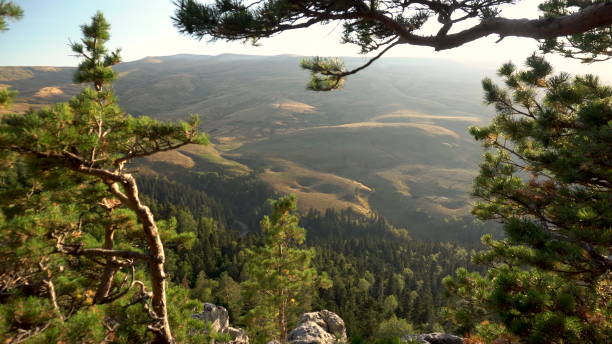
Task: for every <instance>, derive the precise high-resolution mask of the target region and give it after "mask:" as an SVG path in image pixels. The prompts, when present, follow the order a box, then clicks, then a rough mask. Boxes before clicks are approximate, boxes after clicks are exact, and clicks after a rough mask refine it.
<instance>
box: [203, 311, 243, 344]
mask: <svg viewBox="0 0 612 344" xmlns="http://www.w3.org/2000/svg"><path fill="white" fill-rule="evenodd" d="M192 317H193V318H195V319H198V320H202V321H206V322H208V323H210V324H211V325H212V329H213V331H216V332H218V333H226V334H229V335H230V336H231V337H232V338H233V340H231V341H229V342H224V343H227V344H249V337H248V336H247V335H246V332H245V331H244V330H243V329H240V328H234V327H230V326H229V315H228V313H227V309H225V308H224V307H221V306H216V305H213V304H212V303H205V304H204V308H203V309H202V312H200V313H196V314H194V315H192ZM219 344H221V343H219Z"/></svg>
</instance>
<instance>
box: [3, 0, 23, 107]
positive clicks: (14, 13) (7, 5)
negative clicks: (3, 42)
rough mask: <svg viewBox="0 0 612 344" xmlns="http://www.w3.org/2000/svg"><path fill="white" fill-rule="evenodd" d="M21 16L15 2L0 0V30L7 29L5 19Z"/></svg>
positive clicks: (21, 11) (21, 12)
mask: <svg viewBox="0 0 612 344" xmlns="http://www.w3.org/2000/svg"><path fill="white" fill-rule="evenodd" d="M22 17H23V10H22V9H21V7H19V6H18V5H17V4H16V3H15V2H13V1H7V0H0V31H6V30H8V22H7V20H19V19H21V18H22ZM0 104H1V103H0Z"/></svg>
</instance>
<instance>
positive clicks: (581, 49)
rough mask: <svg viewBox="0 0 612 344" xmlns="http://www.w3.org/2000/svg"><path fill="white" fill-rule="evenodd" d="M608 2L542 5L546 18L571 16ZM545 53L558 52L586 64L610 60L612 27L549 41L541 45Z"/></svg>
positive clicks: (552, 0)
mask: <svg viewBox="0 0 612 344" xmlns="http://www.w3.org/2000/svg"><path fill="white" fill-rule="evenodd" d="M605 2H607V1H606V0H548V1H545V2H543V3H542V4H540V10H542V12H544V14H545V15H546V16H558V15H569V14H573V13H575V12H577V11H579V10H582V9H584V8H586V7H588V6H590V5H593V4H597V3H605ZM541 49H542V51H544V52H556V53H559V54H561V55H563V56H565V57H569V58H575V59H579V60H581V61H583V62H585V63H590V62H595V61H603V60H608V59H610V58H611V57H612V26H602V27H600V28H597V29H594V30H590V31H586V32H582V33H577V34H574V35H571V36H568V37H563V38H552V39H547V40H545V41H544V43H543V44H542V45H541Z"/></svg>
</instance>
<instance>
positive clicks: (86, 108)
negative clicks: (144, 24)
mask: <svg viewBox="0 0 612 344" xmlns="http://www.w3.org/2000/svg"><path fill="white" fill-rule="evenodd" d="M109 28H110V25H109V24H108V22H107V21H106V20H105V18H104V16H103V15H102V13H97V14H96V15H94V16H93V17H92V21H91V24H88V25H83V26H82V27H81V29H82V32H83V36H84V37H83V39H82V40H81V41H80V42H77V43H72V44H71V46H72V49H73V51H74V52H75V53H76V54H77V55H78V56H80V57H81V58H82V62H81V63H80V65H79V67H78V68H77V71H76V73H75V81H77V82H84V83H91V84H93V88H89V87H87V88H85V89H84V90H83V91H82V92H81V93H80V94H79V95H77V96H76V97H74V98H73V99H72V100H71V101H70V102H69V103H61V104H56V105H54V106H52V107H50V108H46V109H43V110H39V111H30V112H28V113H26V114H25V115H7V116H4V117H2V119H1V120H0V151H1V152H2V154H4V156H6V157H7V159H6V165H7V166H8V167H10V168H11V169H9V171H8V176H9V177H10V181H11V183H13V186H9V187H7V188H5V189H4V191H5V192H6V193H5V195H4V197H3V203H4V207H3V208H2V215H3V216H2V217H3V219H2V220H3V223H2V224H3V226H2V230H3V231H5V232H4V233H8V234H7V235H6V236H5V235H4V234H3V240H6V239H10V241H9V242H8V244H9V245H5V244H3V245H2V249H3V250H4V249H5V248H11V247H13V248H16V249H17V252H18V253H24V252H33V253H35V254H34V257H37V256H41V254H43V255H44V254H45V253H46V254H47V255H49V257H51V258H53V259H50V260H49V259H47V260H42V261H40V262H39V263H40V264H35V263H36V262H35V261H32V260H31V259H30V258H29V257H28V255H27V254H18V255H17V257H16V258H17V259H22V260H21V261H20V260H18V261H15V266H16V269H15V270H13V271H11V270H10V269H9V270H4V271H3V272H5V273H3V274H2V276H0V277H1V278H0V280H3V281H8V282H11V283H9V284H7V283H6V282H3V285H2V287H3V288H6V289H11V290H12V292H13V295H14V296H15V297H16V299H15V300H17V301H16V302H21V301H19V300H21V299H19V298H18V296H19V295H20V293H21V295H22V294H23V292H24V290H25V289H24V288H26V287H27V286H28V285H32V284H31V283H30V282H31V280H40V279H41V278H42V279H43V280H42V283H36V284H35V285H39V286H40V290H41V291H40V292H36V293H35V294H34V295H48V299H49V303H50V304H51V306H52V308H53V309H54V310H55V312H56V313H57V316H56V317H55V320H54V321H59V322H61V321H62V319H63V318H65V316H66V315H74V314H75V312H77V311H79V310H80V309H83V313H82V314H83V316H92V317H91V321H90V322H89V323H88V324H87V325H85V328H89V329H92V330H93V329H96V330H97V331H98V332H100V333H101V334H100V333H99V334H97V335H96V336H94V335H91V336H87V333H86V332H84V334H83V335H84V336H85V337H83V338H87V340H88V341H89V340H91V341H94V340H96V339H95V338H99V340H98V341H100V340H102V339H103V338H104V336H105V335H106V336H109V335H112V336H117V335H119V334H118V332H119V331H120V329H123V330H124V331H126V333H135V332H137V330H135V329H134V328H132V326H134V324H131V323H124V322H122V321H123V320H126V321H128V322H131V321H134V320H135V319H136V318H135V317H134V316H135V315H134V314H132V315H130V316H127V318H124V317H123V315H122V314H121V313H125V312H126V311H131V310H130V309H131V308H128V307H131V306H134V305H141V306H142V310H141V311H140V312H139V315H138V317H137V318H139V319H140V320H139V321H141V324H146V325H147V326H146V329H147V330H148V331H149V332H150V333H153V335H154V337H155V340H154V341H155V342H156V343H173V342H174V338H173V336H172V332H171V330H170V319H169V316H168V310H167V300H166V290H167V281H166V279H167V277H166V272H165V270H164V263H165V254H164V247H163V241H166V242H168V241H174V242H177V243H179V244H181V243H183V244H184V243H185V242H187V241H190V240H192V239H193V237H194V235H193V233H183V234H180V235H178V234H176V233H175V232H174V229H173V228H172V223H165V222H164V223H158V222H156V221H155V218H154V216H153V214H152V212H151V211H150V209H149V208H148V207H147V206H146V205H145V204H144V203H143V201H142V199H141V197H140V194H139V191H138V187H137V185H136V179H135V177H134V176H133V175H132V174H130V173H129V171H128V169H127V164H128V163H129V162H131V161H132V160H134V159H136V158H139V157H144V156H148V155H151V154H154V153H156V152H159V151H167V150H172V149H176V148H178V147H181V146H183V145H186V144H190V143H196V144H203V143H206V137H205V136H203V135H202V134H199V133H198V125H199V121H198V119H197V117H193V118H192V119H191V120H190V121H189V122H181V123H178V124H173V123H163V122H158V121H155V120H153V119H151V118H149V117H146V116H142V117H137V118H135V117H131V116H130V115H128V114H126V113H124V112H123V111H122V110H121V109H120V108H119V106H118V104H117V100H116V98H115V96H114V94H113V91H112V89H111V87H110V83H111V82H112V80H113V79H114V78H115V75H116V74H115V71H114V70H113V69H112V68H111V67H112V66H113V65H115V64H117V63H119V61H120V57H119V51H114V52H108V51H107V50H106V47H105V43H106V42H107V41H108V39H109V38H110V35H109ZM11 193H12V194H18V196H19V197H13V198H12V199H11V198H8V197H9V195H10V194H11ZM41 215H43V216H44V217H41ZM13 239H14V240H13ZM37 251H38V252H37ZM5 253H6V254H7V255H10V253H9V252H5ZM56 257H59V258H57V259H58V260H56ZM23 263H27V264H23ZM20 264H21V265H20ZM141 266H146V267H147V273H146V274H145V273H144V272H143V271H138V270H136V269H137V268H139V267H141ZM66 271H68V272H66ZM16 272H17V273H16ZM69 276H74V277H69ZM146 276H148V280H145V281H141V280H140V279H142V278H145V277H146ZM66 278H72V279H73V283H72V286H71V287H70V288H73V290H74V293H73V294H74V295H70V296H68V295H65V294H66V292H68V293H70V292H71V291H70V290H69V289H66V286H67V285H70V283H69V281H67V280H66ZM53 282H57V283H61V284H62V288H61V290H60V289H59V288H54V285H53ZM26 289H27V288H26ZM149 289H150V291H149ZM30 292H31V291H29V290H28V293H30ZM57 292H59V293H61V297H60V296H59V295H57V296H56V294H57ZM26 295H27V294H26ZM64 296H66V297H64ZM127 297H131V298H132V301H128V300H127ZM28 300H29V299H28ZM68 300H72V301H70V302H67V301H68ZM77 301H78V303H75V302H77ZM116 301H118V302H123V303H125V304H124V306H123V307H119V308H117V307H112V304H114V303H115V302H116ZM37 302H38V301H37ZM22 303H23V302H22ZM107 304H108V305H109V307H104V309H106V311H108V312H109V315H110V314H112V316H110V318H111V319H113V321H112V322H111V324H108V323H107V324H103V323H102V322H101V321H100V315H98V316H97V317H95V316H93V314H99V312H97V313H96V309H97V307H93V306H92V307H93V308H88V306H91V305H100V306H102V305H107ZM88 310H90V311H88ZM7 311H9V310H7ZM143 311H144V312H143ZM77 314H78V313H77ZM124 315H125V314H124ZM72 318H74V316H73V317H72ZM11 319H12V322H11V324H8V325H7V326H8V327H9V328H8V331H9V332H10V331H13V332H15V333H17V336H19V333H24V332H27V333H29V334H30V335H32V336H36V335H38V334H39V333H40V332H42V331H43V330H44V331H45V333H46V334H45V336H50V335H53V334H54V333H55V334H57V336H59V337H58V338H61V336H62V335H63V334H62V333H63V332H62V331H59V332H58V331H57V329H58V328H60V327H61V326H60V327H53V326H51V324H50V323H49V322H46V320H45V319H40V320H39V321H37V322H35V323H31V324H25V323H23V322H20V321H17V320H16V319H17V318H16V317H15V316H12V317H11ZM93 319H96V320H93ZM122 319H123V320H122ZM130 319H131V320H130ZM96 321H97V322H98V323H97V324H96V325H97V326H94V323H95V322H96ZM77 324H80V325H83V322H82V321H81V322H77ZM103 325H104V326H103ZM24 326H25V328H24ZM66 326H68V325H66ZM49 328H52V329H53V331H51V330H47V329H49ZM67 333H72V332H70V331H68V332H67ZM100 336H102V338H100ZM128 336H132V334H129V335H128ZM14 338H16V337H14ZM83 340H84V339H83ZM76 341H77V342H80V340H76Z"/></svg>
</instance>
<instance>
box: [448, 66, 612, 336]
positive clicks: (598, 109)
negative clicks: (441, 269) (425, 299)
mask: <svg viewBox="0 0 612 344" xmlns="http://www.w3.org/2000/svg"><path fill="white" fill-rule="evenodd" d="M527 66H528V69H527V70H524V71H518V70H517V68H516V67H515V66H514V65H513V64H512V63H508V64H505V65H503V66H502V67H501V68H500V70H499V76H500V77H502V78H503V79H504V81H505V84H506V86H507V88H506V89H504V88H501V87H499V86H497V85H495V84H494V83H493V82H492V81H491V80H490V79H485V80H484V81H483V87H484V90H485V100H486V102H487V103H489V104H493V105H494V106H495V108H496V110H497V113H498V114H497V116H496V117H495V119H494V120H493V122H492V124H491V125H489V126H485V127H479V128H472V129H471V133H472V135H473V136H474V137H475V138H476V139H477V140H479V141H481V142H483V145H484V146H485V147H486V148H487V149H488V151H487V153H486V154H485V157H484V161H483V163H482V165H481V170H480V175H479V176H478V177H477V178H476V181H475V186H474V190H475V191H474V194H475V195H476V196H477V197H478V198H480V199H481V200H482V201H481V202H480V203H478V204H477V205H476V206H475V208H474V210H473V212H474V214H475V215H477V216H478V217H479V218H481V219H483V220H491V219H494V220H499V221H501V222H502V223H503V224H504V230H505V232H506V234H507V238H506V239H504V240H493V239H492V238H491V237H490V236H486V237H484V238H483V242H484V243H485V244H486V245H487V246H488V247H489V250H488V251H486V252H484V253H481V254H479V255H477V256H476V262H479V263H485V264H487V265H488V266H489V270H488V273H487V275H486V276H480V275H479V274H477V273H468V272H467V271H466V270H464V269H460V270H458V271H457V276H456V277H455V278H450V277H448V278H446V279H445V284H446V286H447V288H448V290H449V291H450V293H451V294H452V295H454V296H456V297H458V302H459V303H458V306H457V307H456V310H455V311H454V312H452V314H451V318H452V319H453V320H454V321H455V322H456V323H457V324H458V325H459V327H460V328H461V329H462V330H463V331H466V332H469V331H472V330H474V329H475V328H477V323H478V321H480V320H482V319H487V317H485V315H486V314H491V313H492V314H494V315H495V317H489V318H488V320H497V321H498V323H499V324H501V325H502V327H501V330H500V327H499V326H498V325H495V322H494V323H493V324H494V325H495V326H497V330H496V331H495V332H497V333H501V332H506V333H509V334H510V335H512V336H516V337H518V338H519V340H520V341H521V342H526V343H584V342H590V343H605V342H607V341H608V340H609V338H610V334H611V333H612V332H611V331H612V322H611V321H610V319H612V318H611V316H612V306H611V305H612V303H610V298H611V297H612V294H611V293H610V286H611V285H612V279H611V276H612V274H611V269H612V258H611V257H612V196H611V193H610V187H611V186H612V165H611V164H610V162H611V161H612V154H611V150H610V147H611V146H612V126H611V125H612V88H611V87H607V86H603V85H601V84H600V82H599V80H598V78H597V77H595V76H593V75H585V76H577V77H571V76H570V75H569V74H567V73H559V74H557V75H553V74H552V66H551V65H550V64H548V63H547V62H546V61H545V60H544V59H543V58H542V57H539V56H536V55H533V56H531V57H530V58H528V59H527ZM490 329H491V327H490V326H489V328H488V330H490ZM480 330H481V331H480V332H486V331H487V328H486V326H480Z"/></svg>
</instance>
